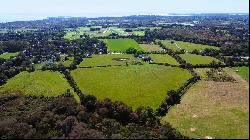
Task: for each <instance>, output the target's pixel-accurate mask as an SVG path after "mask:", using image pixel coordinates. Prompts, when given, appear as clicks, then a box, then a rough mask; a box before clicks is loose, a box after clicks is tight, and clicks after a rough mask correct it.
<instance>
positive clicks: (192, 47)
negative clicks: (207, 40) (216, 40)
mask: <svg viewBox="0 0 250 140" xmlns="http://www.w3.org/2000/svg"><path fill="white" fill-rule="evenodd" d="M175 42H176V44H177V45H178V46H179V47H180V48H182V49H185V50H186V51H189V52H192V51H193V50H198V51H201V50H205V49H214V50H219V49H220V48H218V47H215V46H210V45H203V44H195V43H189V42H183V41H175Z"/></svg>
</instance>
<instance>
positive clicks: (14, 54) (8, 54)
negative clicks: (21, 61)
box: [0, 52, 19, 59]
mask: <svg viewBox="0 0 250 140" xmlns="http://www.w3.org/2000/svg"><path fill="white" fill-rule="evenodd" d="M18 54H19V53H18V52H17V53H4V54H1V55H0V58H3V59H10V58H11V57H14V56H17V55H18Z"/></svg>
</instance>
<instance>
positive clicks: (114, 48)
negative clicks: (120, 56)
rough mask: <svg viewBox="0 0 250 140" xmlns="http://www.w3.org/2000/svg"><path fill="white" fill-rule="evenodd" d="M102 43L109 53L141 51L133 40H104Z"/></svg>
mask: <svg viewBox="0 0 250 140" xmlns="http://www.w3.org/2000/svg"><path fill="white" fill-rule="evenodd" d="M103 41H104V42H105V43H106V44H107V47H108V51H109V52H126V50H127V49H129V48H134V49H136V50H138V51H143V49H142V48H141V47H140V46H139V44H138V43H137V42H136V41H135V40H134V39H105V40H103Z"/></svg>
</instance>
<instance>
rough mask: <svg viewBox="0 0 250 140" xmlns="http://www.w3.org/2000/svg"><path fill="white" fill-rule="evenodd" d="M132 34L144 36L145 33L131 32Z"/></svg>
mask: <svg viewBox="0 0 250 140" xmlns="http://www.w3.org/2000/svg"><path fill="white" fill-rule="evenodd" d="M132 34H133V35H136V36H145V31H133V33H132Z"/></svg>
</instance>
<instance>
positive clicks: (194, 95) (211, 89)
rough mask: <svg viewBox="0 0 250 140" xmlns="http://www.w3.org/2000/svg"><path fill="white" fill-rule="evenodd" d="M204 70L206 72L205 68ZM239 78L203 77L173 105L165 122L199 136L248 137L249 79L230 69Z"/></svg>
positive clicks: (187, 133) (182, 131) (231, 73)
mask: <svg viewBox="0 0 250 140" xmlns="http://www.w3.org/2000/svg"><path fill="white" fill-rule="evenodd" d="M200 70H201V69H199V70H198V71H199V72H201V75H204V74H202V73H204V72H205V71H206V70H205V71H203V70H202V71H200ZM225 71H226V72H227V73H228V74H229V75H230V76H232V77H233V78H234V79H235V80H236V82H214V81H204V80H202V81H200V82H199V83H197V84H196V85H194V86H193V87H191V88H190V89H189V90H188V92H187V93H185V95H184V96H183V97H182V100H181V103H180V104H178V105H176V106H173V107H172V108H170V110H169V112H168V114H167V115H166V116H165V117H163V118H162V120H161V122H162V123H163V124H164V123H165V122H168V123H170V124H171V125H172V126H173V127H174V128H176V129H177V130H178V131H180V132H181V133H182V134H184V135H186V136H189V137H191V138H195V139H205V138H213V139H221V138H223V139H248V138H249V88H248V83H247V82H246V81H244V80H242V79H241V77H240V76H238V75H237V74H235V72H232V71H230V70H227V69H225Z"/></svg>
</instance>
